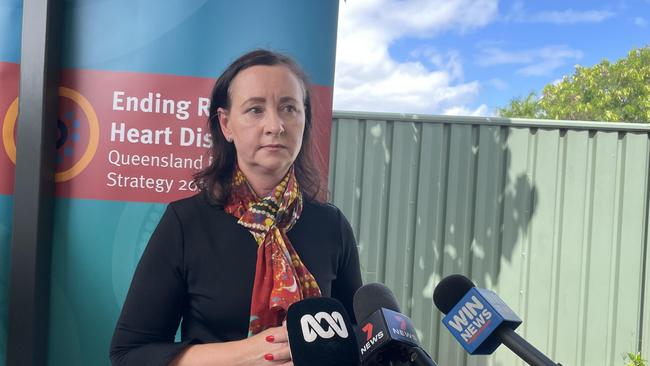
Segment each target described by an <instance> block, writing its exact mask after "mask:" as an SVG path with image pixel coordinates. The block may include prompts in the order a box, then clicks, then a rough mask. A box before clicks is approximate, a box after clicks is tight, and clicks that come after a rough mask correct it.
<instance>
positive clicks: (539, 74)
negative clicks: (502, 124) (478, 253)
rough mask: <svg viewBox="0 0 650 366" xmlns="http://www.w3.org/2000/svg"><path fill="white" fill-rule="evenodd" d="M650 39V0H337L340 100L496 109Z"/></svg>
mask: <svg viewBox="0 0 650 366" xmlns="http://www.w3.org/2000/svg"><path fill="white" fill-rule="evenodd" d="M646 45H650V0H636V1H570V0H567V1H555V0H550V1H514V0H509V1H499V0H347V1H341V3H340V10H339V28H338V45H337V62H336V76H335V86H334V109H336V110H360V111H377V112H400V113H425V114H460V115H482V116H489V115H494V113H495V108H496V107H500V106H505V105H507V104H508V102H509V100H510V99H512V98H513V97H516V96H523V95H526V94H528V92H530V91H537V92H539V91H541V89H542V88H543V86H544V85H546V84H548V83H551V82H554V81H557V80H559V79H561V78H562V77H563V76H564V75H569V74H571V73H572V72H573V70H574V67H575V65H577V64H579V65H583V66H592V65H594V64H596V63H598V62H600V61H601V60H602V59H604V58H606V59H608V60H610V61H615V60H617V59H619V58H621V57H624V56H625V55H627V53H628V52H629V51H630V50H631V49H632V48H636V47H642V46H646Z"/></svg>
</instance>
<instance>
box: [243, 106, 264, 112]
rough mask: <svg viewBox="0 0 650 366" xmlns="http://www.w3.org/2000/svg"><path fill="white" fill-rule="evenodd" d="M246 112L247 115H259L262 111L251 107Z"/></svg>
mask: <svg viewBox="0 0 650 366" xmlns="http://www.w3.org/2000/svg"><path fill="white" fill-rule="evenodd" d="M246 112H247V113H252V114H261V113H262V112H264V111H263V110H262V108H260V107H251V108H248V110H247V111H246Z"/></svg>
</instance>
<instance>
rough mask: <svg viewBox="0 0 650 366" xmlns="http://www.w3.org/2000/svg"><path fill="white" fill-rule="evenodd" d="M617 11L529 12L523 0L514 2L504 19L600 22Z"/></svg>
mask: <svg viewBox="0 0 650 366" xmlns="http://www.w3.org/2000/svg"><path fill="white" fill-rule="evenodd" d="M614 15H616V13H614V12H611V11H609V10H574V9H565V10H545V11H540V12H537V13H529V12H528V11H526V9H525V8H524V4H523V2H521V1H517V2H515V3H513V5H512V7H511V8H510V11H509V13H508V14H506V15H505V17H504V20H506V21H515V22H525V23H551V24H577V23H600V22H602V21H603V20H606V19H608V18H611V17H612V16H614Z"/></svg>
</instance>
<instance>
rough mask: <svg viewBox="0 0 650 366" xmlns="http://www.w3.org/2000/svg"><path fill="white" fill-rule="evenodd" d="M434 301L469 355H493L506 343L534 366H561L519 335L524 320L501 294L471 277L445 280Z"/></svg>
mask: <svg viewBox="0 0 650 366" xmlns="http://www.w3.org/2000/svg"><path fill="white" fill-rule="evenodd" d="M433 302H434V304H435V305H436V307H437V308H438V309H439V310H440V311H441V312H442V313H443V314H446V316H445V317H444V318H443V319H442V324H444V326H445V327H447V329H449V331H450V332H451V334H452V335H453V336H454V338H456V340H457V341H458V342H459V343H460V344H461V345H462V346H463V348H465V350H466V351H467V352H468V353H469V354H472V355H489V354H491V353H492V352H494V351H495V350H496V349H497V348H498V347H499V346H500V345H501V343H503V344H505V345H506V347H508V348H510V350H512V351H513V352H514V353H515V354H517V356H519V357H521V359H523V360H524V361H526V363H528V364H529V365H531V366H558V365H559V364H556V363H555V362H553V361H551V359H550V358H548V357H547V356H546V355H544V354H543V353H542V352H540V351H539V350H538V349H537V348H535V347H533V346H532V345H531V344H530V343H528V342H527V341H526V340H525V339H523V338H522V337H521V336H519V334H517V333H515V331H514V330H515V329H516V328H517V327H518V326H519V324H521V319H519V317H518V316H517V314H515V313H514V311H512V309H510V308H509V307H508V305H506V304H505V303H504V302H503V300H501V299H500V298H499V297H498V296H497V294H495V293H494V292H492V291H490V290H486V289H479V288H476V287H475V286H474V283H473V282H472V281H471V280H470V279H469V278H467V277H465V276H463V275H459V274H455V275H450V276H447V277H445V278H443V279H442V281H440V283H439V284H438V286H436V289H435V290H434V292H433Z"/></svg>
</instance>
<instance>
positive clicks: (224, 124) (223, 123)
mask: <svg viewBox="0 0 650 366" xmlns="http://www.w3.org/2000/svg"><path fill="white" fill-rule="evenodd" d="M217 118H218V119H219V127H221V133H223V137H225V138H226V140H227V141H228V142H232V131H231V130H230V128H229V122H230V121H229V120H228V111H227V110H225V109H223V108H221V107H219V108H217Z"/></svg>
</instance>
